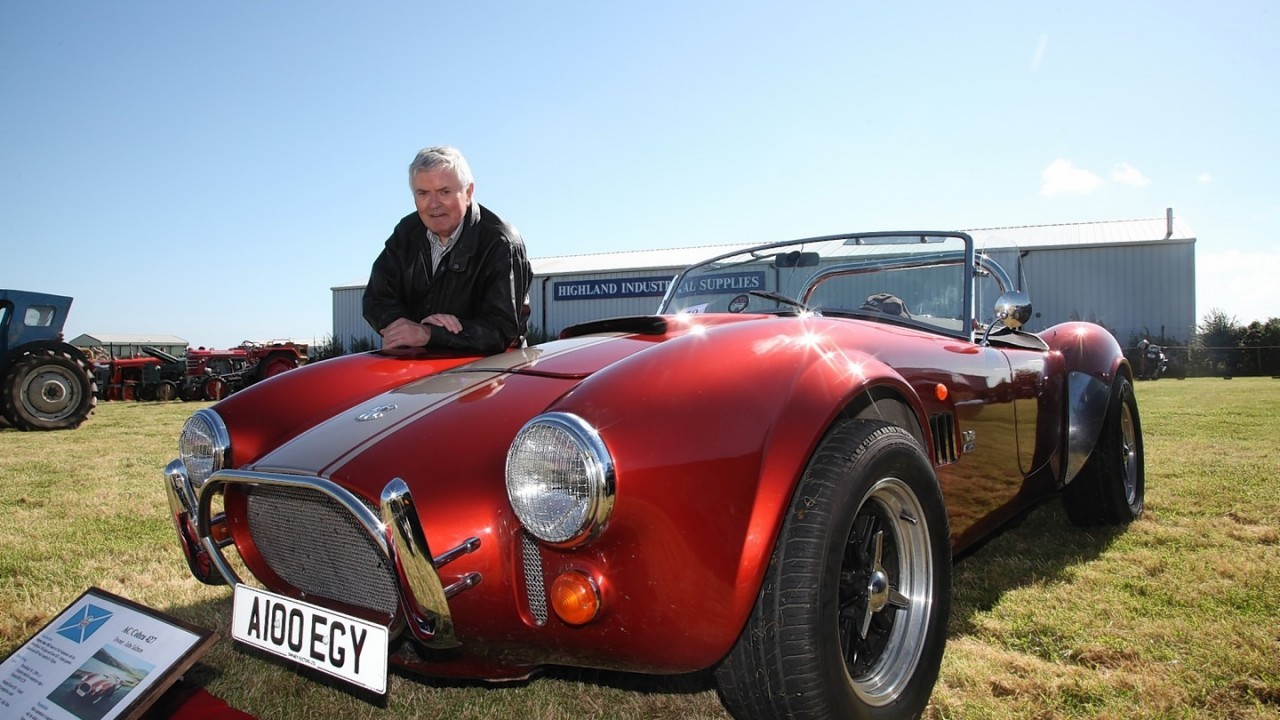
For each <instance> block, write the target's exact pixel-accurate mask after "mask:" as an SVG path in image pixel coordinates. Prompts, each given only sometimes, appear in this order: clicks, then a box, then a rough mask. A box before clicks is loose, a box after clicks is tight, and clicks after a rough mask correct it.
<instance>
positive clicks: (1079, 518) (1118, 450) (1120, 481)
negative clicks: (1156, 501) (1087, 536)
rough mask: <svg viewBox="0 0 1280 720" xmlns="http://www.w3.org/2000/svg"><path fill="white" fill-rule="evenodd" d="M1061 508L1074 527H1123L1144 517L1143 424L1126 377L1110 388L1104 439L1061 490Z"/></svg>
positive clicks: (1131, 387)
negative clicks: (1077, 473)
mask: <svg viewBox="0 0 1280 720" xmlns="http://www.w3.org/2000/svg"><path fill="white" fill-rule="evenodd" d="M1062 505H1063V507H1064V508H1066V511H1067V517H1069V518H1071V522H1073V523H1075V524H1076V525H1085V526H1089V525H1123V524H1125V523H1129V522H1132V521H1133V520H1135V519H1137V518H1138V517H1139V516H1140V515H1142V511H1143V508H1145V506H1146V472H1145V469H1144V466H1143V452H1142V422H1141V421H1140V420H1139V418H1138V401H1137V400H1136V399H1135V398H1134V396H1133V384H1132V383H1130V382H1129V379H1128V378H1127V377H1125V376H1124V375H1120V376H1119V377H1117V378H1116V380H1115V382H1114V383H1112V385H1111V401H1110V403H1109V404H1108V405H1107V417H1106V420H1105V421H1103V425H1102V435H1101V436H1100V437H1099V438H1098V444H1097V445H1096V446H1094V449H1093V454H1092V455H1090V456H1089V460H1088V461H1087V462H1085V465H1084V467H1083V468H1081V469H1080V474H1079V475H1077V476H1076V478H1075V479H1074V480H1072V481H1071V482H1070V483H1068V484H1067V486H1066V487H1065V488H1064V489H1063V491H1062Z"/></svg>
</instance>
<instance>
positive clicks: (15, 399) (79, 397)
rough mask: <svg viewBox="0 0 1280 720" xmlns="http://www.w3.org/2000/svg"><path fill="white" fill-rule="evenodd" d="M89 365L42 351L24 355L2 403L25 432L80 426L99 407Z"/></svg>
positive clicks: (11, 373) (6, 413) (12, 370)
mask: <svg viewBox="0 0 1280 720" xmlns="http://www.w3.org/2000/svg"><path fill="white" fill-rule="evenodd" d="M96 392H97V384H96V383H95V382H94V379H93V373H91V372H90V370H89V368H88V366H87V365H85V364H84V363H81V362H80V361H79V360H77V359H76V358H75V357H73V356H71V355H70V354H68V353H64V352H58V351H56V350H40V351H37V352H33V353H31V354H29V355H25V356H23V357H22V358H21V359H19V360H18V361H17V362H15V363H14V364H13V367H11V368H9V372H8V374H7V375H6V376H5V378H4V387H3V392H2V393H0V404H3V406H4V416H5V418H7V419H8V420H9V422H10V423H12V424H13V426H14V427H16V428H19V429H21V430H64V429H69V428H75V427H79V426H80V423H82V422H84V421H85V420H86V419H88V417H89V416H90V415H91V414H92V413H93V408H94V406H96V405H97V404H98V398H97V397H96V395H95V393H96Z"/></svg>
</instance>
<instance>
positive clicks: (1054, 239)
mask: <svg viewBox="0 0 1280 720" xmlns="http://www.w3.org/2000/svg"><path fill="white" fill-rule="evenodd" d="M914 229H915V230H921V229H922V228H914ZM961 232H966V233H968V234H969V235H971V236H973V240H974V243H975V244H976V246H977V248H978V249H979V250H998V249H1008V248H1020V249H1026V248H1031V247H1036V248H1046V247H1074V246H1080V245H1098V246H1102V245H1123V244H1128V243H1146V242H1187V241H1191V240H1194V239H1195V234H1194V233H1193V232H1192V230H1191V226H1190V225H1188V224H1187V223H1186V221H1184V220H1182V219H1181V218H1178V217H1174V218H1173V232H1172V234H1171V235H1170V234H1169V227H1168V220H1167V218H1164V217H1158V218H1142V219H1138V220H1108V221H1101V222H1080V223H1063V224H1059V225H1021V226H1010V227H993V228H978V229H974V230H962V231H961ZM1166 236H1167V237H1166ZM779 239H780V240H785V239H788V238H779ZM759 244H761V243H759V242H750V243H733V244H725V245H702V246H695V247H683V248H667V249H658V250H630V251H623V252H612V253H591V254H585V255H560V256H554V257H543V258H531V259H530V260H529V263H530V265H532V266H533V274H534V275H537V276H547V275H565V274H569V273H593V272H608V271H614V270H646V269H651V268H672V267H684V266H686V265H692V264H694V263H696V262H700V261H702V260H706V259H707V258H711V257H715V256H716V255H721V254H724V253H728V252H732V251H734V250H739V249H742V248H748V247H753V246H755V245H759ZM366 284H368V278H367V276H366V278H365V279H364V280H357V281H355V282H352V283H348V284H345V285H336V286H334V287H332V288H330V289H331V290H341V289H348V288H363V287H364V286H365V285H366Z"/></svg>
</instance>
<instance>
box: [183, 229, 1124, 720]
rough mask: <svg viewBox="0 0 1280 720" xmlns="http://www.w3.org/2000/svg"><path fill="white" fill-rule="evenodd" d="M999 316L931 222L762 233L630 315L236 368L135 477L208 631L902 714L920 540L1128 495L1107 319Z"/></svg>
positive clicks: (1099, 514)
mask: <svg viewBox="0 0 1280 720" xmlns="http://www.w3.org/2000/svg"><path fill="white" fill-rule="evenodd" d="M1030 316H1031V306H1030V302H1029V300H1028V299H1027V296H1026V295H1025V294H1024V293H1022V292H1021V291H1019V290H1018V289H1016V288H1015V287H1014V285H1013V283H1012V282H1011V281H1010V278H1009V277H1008V275H1007V274H1006V273H1005V272H1004V271H1003V270H1002V269H1001V268H1000V267H999V266H998V265H997V264H996V263H994V262H993V261H992V260H991V259H989V258H987V257H985V256H983V255H981V254H979V253H977V252H976V251H975V249H974V246H973V241H972V239H971V238H970V237H969V236H967V235H965V234H963V233H953V232H909V233H906V232H904V233H859V234H850V235H838V236H828V237H819V238H809V239H804V240H795V241H789V242H783V243H775V244H771V245H763V246H759V247H755V248H752V249H750V250H745V251H741V252H734V253H732V254H729V255H724V256H721V257H717V258H714V259H712V260H710V261H708V262H705V263H702V264H699V265H696V266H694V267H691V268H689V269H688V270H686V271H685V272H683V273H682V274H680V275H678V276H676V277H675V278H674V279H673V280H672V281H671V282H670V284H669V286H668V287H667V289H666V295H665V297H664V298H663V299H662V302H661V306H660V308H659V310H658V312H657V313H656V314H654V315H652V316H644V317H624V318H614V319H607V320H600V321H596V322H589V323H585V324H582V325H578V326H574V327H570V328H568V329H566V330H565V331H564V332H562V333H561V335H560V337H559V339H557V340H555V341H552V342H548V343H545V344H542V345H537V346H534V347H529V348H523V349H515V350H511V351H509V352H506V353H503V354H500V355H496V356H492V357H456V356H449V355H445V354H442V353H439V352H432V351H425V350H416V351H380V352H371V353H365V354H359V355H352V356H346V357H342V358H337V359H332V360H326V361H324V362H320V363H315V364H313V365H308V366H306V367H303V368H301V369H299V370H296V371H293V372H289V373H285V374H284V375H281V376H279V377H276V378H273V379H271V380H269V381H267V382H263V383H260V384H258V385H255V386H253V387H251V388H249V389H247V390H245V391H244V392H241V393H238V394H236V395H233V396H231V397H230V398H228V399H226V400H223V401H222V402H220V403H218V404H217V405H215V406H213V407H211V408H208V409H204V410H201V411H199V412H197V413H196V414H195V415H194V416H192V417H191V419H190V420H188V422H187V424H186V425H185V427H184V428H183V431H182V435H181V439H180V442H179V449H180V457H179V459H178V460H175V461H174V462H173V463H171V464H170V465H169V467H168V468H167V469H166V486H167V488H168V492H169V497H170V503H171V506H172V511H173V516H174V518H175V520H176V521H177V529H178V535H179V538H180V540H181V544H182V548H183V551H184V552H185V554H186V558H187V561H188V565H189V567H190V568H191V571H192V573H193V574H194V575H195V577H196V578H198V579H199V580H201V581H203V582H207V583H222V582H227V583H231V584H232V585H234V586H235V588H236V589H235V602H234V611H233V614H234V617H233V621H232V634H233V636H234V637H235V638H236V639H238V640H240V641H242V642H244V643H247V644H249V645H252V646H254V647H258V648H261V649H264V650H267V651H269V652H273V653H277V654H279V655H281V656H284V657H287V658H290V659H292V660H294V661H296V662H298V663H301V664H305V665H307V666H310V667H313V668H317V669H320V670H323V671H325V672H329V673H332V674H334V675H335V676H338V677H341V678H344V679H346V680H348V681H350V682H353V683H356V684H358V685H361V686H363V687H366V688H370V689H372V690H374V691H376V692H385V689H386V685H385V683H386V674H387V665H388V662H390V663H392V664H395V665H397V666H400V667H402V668H405V669H408V670H411V671H414V672H418V673H421V674H424V675H428V676H442V677H461V678H485V679H496V680H502V679H516V678H523V677H527V676H529V675H530V674H532V673H535V672H537V670H538V669H539V668H540V667H543V666H546V665H573V666H586V667H595V668H609V669H617V670H626V671H636V672H644V673H684V672H689V671H696V670H702V669H706V668H714V669H715V677H716V679H717V682H718V685H719V688H720V692H721V697H722V699H723V701H724V703H725V705H726V707H727V708H728V709H729V710H730V712H732V713H733V714H734V715H735V716H737V717H740V718H766V717H807V716H817V715H822V716H826V715H827V714H829V715H831V716H835V717H842V716H851V717H872V718H899V717H907V716H914V715H918V714H919V713H920V712H922V710H923V708H924V707H925V705H926V703H927V702H928V699H929V695H930V693H931V691H932V688H933V685H934V682H935V680H936V678H937V674H938V668H939V663H940V662H941V657H942V652H943V646H944V644H945V640H946V629H947V618H948V613H949V609H950V602H951V562H952V555H953V553H955V552H959V551H962V550H964V549H966V548H969V547H972V546H974V544H975V543H977V542H979V541H980V540H982V539H983V538H984V537H986V536H988V535H990V534H991V533H993V532H994V531H996V530H997V529H998V528H999V527H1000V526H1001V524H1002V523H1004V522H1005V521H1006V520H1009V519H1010V518H1012V517H1013V516H1014V515H1016V514H1017V513H1019V512H1021V511H1023V510H1025V509H1026V508H1028V507H1029V506H1031V505H1033V504H1034V503H1036V502H1038V501H1040V500H1042V499H1044V498H1046V497H1048V496H1051V495H1053V494H1054V493H1058V492H1061V493H1062V496H1063V501H1064V503H1065V506H1066V509H1067V511H1068V514H1069V515H1070V517H1071V519H1072V520H1073V521H1075V522H1077V523H1080V524H1102V523H1106V524H1121V523H1127V522H1129V521H1131V520H1133V519H1134V518H1136V517H1138V516H1139V515H1140V514H1141V513H1142V510H1143V491H1144V487H1143V483H1144V479H1143V453H1142V432H1141V426H1140V423H1139V419H1138V407H1137V404H1136V402H1135V400H1134V394H1133V386H1132V382H1133V373H1132V371H1131V370H1130V367H1129V364H1128V363H1127V361H1126V360H1125V358H1124V356H1123V354H1122V353H1121V349H1120V346H1119V344H1118V343H1117V342H1116V340H1115V339H1114V338H1113V337H1112V336H1111V335H1110V334H1108V332H1107V331H1106V330H1105V329H1104V328H1102V327H1099V326H1097V325H1092V324H1089V323H1082V322H1067V323H1063V324H1060V325H1056V326H1053V327H1050V328H1048V329H1046V330H1044V331H1042V332H1039V333H1035V334H1033V333H1030V332H1026V331H1024V330H1023V329H1022V327H1023V325H1024V323H1025V322H1026V321H1027V320H1028V319H1029V318H1030ZM464 322H465V319H464ZM230 547H234V548H235V553H234V554H232V553H229V552H228V548H230ZM246 570H247V574H246V573H245V571H246ZM241 574H245V575H246V576H245V577H241ZM249 574H251V575H252V577H251V578H250V577H248V575H249Z"/></svg>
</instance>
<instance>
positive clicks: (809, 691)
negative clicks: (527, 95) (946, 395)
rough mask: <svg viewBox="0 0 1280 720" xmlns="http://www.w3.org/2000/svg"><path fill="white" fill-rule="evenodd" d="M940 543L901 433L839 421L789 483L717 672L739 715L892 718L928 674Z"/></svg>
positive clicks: (930, 494)
mask: <svg viewBox="0 0 1280 720" xmlns="http://www.w3.org/2000/svg"><path fill="white" fill-rule="evenodd" d="M950 606H951V542H950V532H949V529H948V523H947V516H946V511H945V507H944V506H943V502H942V494H941V491H940V489H939V487H938V481H937V478H936V476H935V475H934V473H933V468H932V466H931V464H930V463H929V460H928V458H927V457H926V456H925V454H924V452H923V451H922V450H921V448H920V445H919V444H918V443H917V442H916V440H915V439H914V438H913V437H912V436H911V434H910V433H908V432H907V431H905V430H903V429H901V428H898V427H896V426H893V425H889V424H886V423H883V422H878V421H867V420H855V421H846V422H842V423H840V424H839V425H837V426H836V427H835V428H833V429H832V430H831V431H830V432H829V433H828V434H827V437H826V438H824V440H823V441H822V443H821V445H820V446H819V448H818V451H817V452H816V453H815V454H814V456H813V458H812V460H811V461H810V463H809V467H808V468H807V469H806V470H805V473H804V476H803V477H802V478H801V480H800V483H799V485H798V486H797V488H796V491H795V494H794V496H793V498H792V500H791V505H790V507H789V508H788V511H787V517H786V519H785V521H784V523H783V527H782V531H781V534H780V535H779V537H778V541H777V544H776V546H775V548H774V552H773V557H772V560H771V562H770V565H769V569H768V571H767V573H766V576H765V581H764V585H763V587H762V589H761V591H760V595H759V597H758V598H757V600H756V606H755V608H754V610H753V611H752V613H751V617H750V619H749V620H748V621H747V626H746V628H745V629H744V630H743V632H742V634H741V636H739V638H738V641H737V643H736V644H735V645H734V647H733V649H732V650H731V651H730V653H729V655H728V657H726V658H725V660H724V661H723V662H722V663H721V665H720V667H719V668H718V669H717V672H716V678H717V681H718V683H719V685H720V692H721V697H722V699H723V700H724V703H725V706H726V707H727V708H728V709H729V711H730V712H731V713H732V714H733V715H734V716H735V717H737V718H739V719H740V720H748V719H756V718H759V719H761V720H763V719H764V718H784V717H785V718H827V717H830V718H844V717H851V718H884V719H888V718H904V717H917V716H918V715H919V714H920V713H921V712H923V710H924V708H925V706H926V704H927V703H928V701H929V696H930V694H931V693H932V691H933V685H934V682H935V681H936V680H937V677H938V668H939V666H940V664H941V661H942V650H943V646H944V644H945V642H946V629H947V618H948V616H949V614H950Z"/></svg>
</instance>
